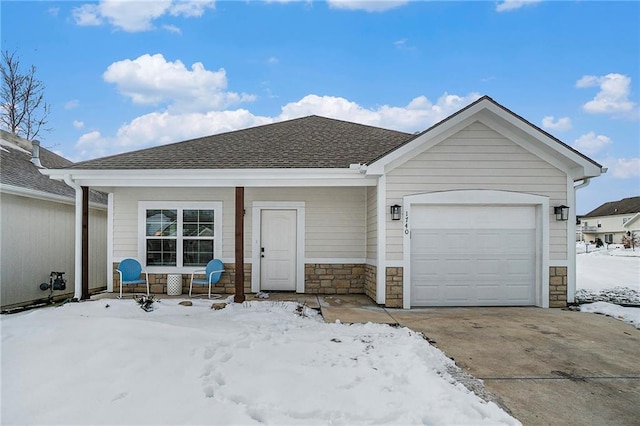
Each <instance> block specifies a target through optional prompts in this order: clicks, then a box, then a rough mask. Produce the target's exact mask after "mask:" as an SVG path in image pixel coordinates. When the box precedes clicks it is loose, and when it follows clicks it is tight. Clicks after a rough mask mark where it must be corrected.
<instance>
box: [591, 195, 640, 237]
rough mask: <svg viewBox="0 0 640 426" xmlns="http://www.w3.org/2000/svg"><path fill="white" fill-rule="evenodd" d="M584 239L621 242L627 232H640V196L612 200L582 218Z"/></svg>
mask: <svg viewBox="0 0 640 426" xmlns="http://www.w3.org/2000/svg"><path fill="white" fill-rule="evenodd" d="M580 224H581V227H582V234H583V238H584V241H593V242H596V241H597V240H598V239H600V240H602V242H603V243H605V244H620V243H621V242H622V236H623V235H624V234H626V233H627V232H629V231H631V232H640V197H629V198H623V199H622V200H619V201H610V202H607V203H604V204H603V205H601V206H599V207H597V208H595V209H594V210H592V211H590V212H589V213H587V214H586V215H584V216H582V217H581V218H580Z"/></svg>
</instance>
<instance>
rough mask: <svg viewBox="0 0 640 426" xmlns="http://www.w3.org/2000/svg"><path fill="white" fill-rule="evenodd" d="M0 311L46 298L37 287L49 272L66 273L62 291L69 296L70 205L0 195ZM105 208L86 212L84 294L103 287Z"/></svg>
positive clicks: (72, 217)
mask: <svg viewBox="0 0 640 426" xmlns="http://www.w3.org/2000/svg"><path fill="white" fill-rule="evenodd" d="M0 205H1V226H2V233H1V251H2V256H0V258H1V268H0V290H1V293H0V300H1V302H2V306H11V305H16V304H26V303H28V302H32V301H36V300H40V299H46V297H47V296H48V294H49V292H48V291H42V290H40V288H39V287H38V286H39V284H40V283H42V282H48V281H49V275H50V273H51V271H62V272H65V274H64V277H65V278H66V280H67V288H66V290H65V291H55V292H54V296H58V295H68V296H70V297H71V296H73V292H74V282H75V273H74V272H75V267H74V265H75V252H74V250H75V205H74V204H73V201H72V200H70V201H69V203H62V202H54V201H45V200H41V199H36V198H31V197H27V196H19V195H13V194H2V196H1V202H0ZM106 224H107V212H106V209H95V208H91V209H90V211H89V289H90V290H94V289H100V288H106V285H107V284H106V283H107V263H106V244H107V242H106V241H107V240H106V236H107V232H106Z"/></svg>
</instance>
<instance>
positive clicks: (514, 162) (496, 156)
mask: <svg viewBox="0 0 640 426" xmlns="http://www.w3.org/2000/svg"><path fill="white" fill-rule="evenodd" d="M386 180H387V187H386V190H387V204H388V205H391V204H395V203H398V204H402V198H403V197H404V196H407V195H414V194H421V193H428V192H435V191H451V190H473V189H490V190H500V191H513V192H522V193H528V194H535V195H543V196H547V197H549V205H550V206H555V205H559V204H566V203H567V200H566V194H567V176H566V174H565V173H564V172H563V171H561V170H559V169H557V168H556V167H554V166H552V165H551V164H549V163H548V162H546V161H544V160H542V159H541V158H539V157H537V156H536V155H534V154H532V153H530V152H529V151H527V150H525V149H524V148H522V147H521V146H519V145H517V144H516V143H514V142H512V141H511V140H509V139H507V138H505V137H504V136H502V135H500V134H499V133H497V132H495V131H494V130H492V129H490V128H489V127H487V126H485V125H484V124H482V123H480V122H474V123H472V124H471V125H469V126H467V127H466V128H464V129H463V130H461V131H459V132H457V133H456V134H454V135H453V136H451V137H449V138H447V139H445V140H444V141H442V142H441V143H439V144H437V145H436V146H433V147H431V148H430V149H428V150H427V151H425V152H423V153H420V154H418V155H416V156H415V157H413V158H411V159H409V160H407V161H406V162H405V163H404V164H402V165H401V166H399V167H397V168H396V169H394V170H392V171H390V172H389V173H388V174H387V178H386ZM551 208H552V207H551ZM551 213H552V212H551ZM549 232H550V238H549V243H550V250H549V252H550V259H551V260H566V258H567V223H566V222H558V221H555V220H554V219H553V215H552V214H550V223H549ZM386 247H387V260H401V259H402V250H403V229H402V221H399V222H392V221H390V220H389V221H387V239H386Z"/></svg>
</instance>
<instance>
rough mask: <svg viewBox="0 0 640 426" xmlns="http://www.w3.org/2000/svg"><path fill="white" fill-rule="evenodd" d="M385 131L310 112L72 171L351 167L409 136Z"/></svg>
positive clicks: (95, 162) (111, 158)
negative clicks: (310, 113) (307, 115)
mask: <svg viewBox="0 0 640 426" xmlns="http://www.w3.org/2000/svg"><path fill="white" fill-rule="evenodd" d="M411 137H412V135H411V134H409V133H404V132H398V131H394V130H387V129H382V128H378V127H372V126H366V125H363V124H356V123H350V122H347V121H341V120H335V119H331V118H324V117H319V116H315V115H313V116H309V117H304V118H298V119H294V120H289V121H283V122H279V123H274V124H267V125H264V126H257V127H252V128H248V129H243V130H237V131H233V132H228V133H220V134H217V135H212V136H206V137H202V138H198V139H192V140H189V141H185V142H177V143H173V144H169V145H163V146H157V147H153V148H147V149H142V150H138V151H133V152H128V153H124V154H118V155H112V156H109V157H103V158H97V159H94V160H89V161H84V162H81V163H76V164H74V165H73V166H71V168H72V169H98V170H123V169H273V168H288V169H297V168H348V167H349V165H350V164H354V163H368V162H369V161H371V160H373V159H375V158H378V157H379V156H380V155H382V154H384V153H386V152H388V151H390V150H392V149H393V148H395V147H397V146H398V145H400V144H401V143H403V142H404V141H406V140H408V139H409V138H411Z"/></svg>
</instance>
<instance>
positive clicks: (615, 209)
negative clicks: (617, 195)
mask: <svg viewBox="0 0 640 426" xmlns="http://www.w3.org/2000/svg"><path fill="white" fill-rule="evenodd" d="M634 213H640V197H629V198H623V199H622V200H619V201H609V202H607V203H604V204H602V205H601V206H599V207H596V208H595V209H593V210H591V211H590V212H589V213H587V214H586V215H584V216H583V217H599V216H614V215H619V214H634Z"/></svg>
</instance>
